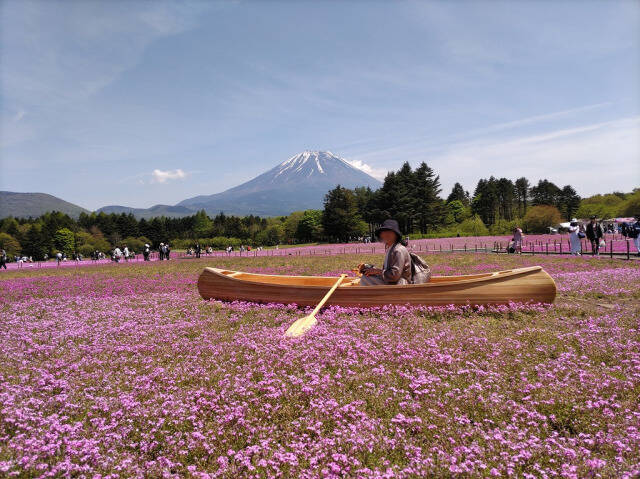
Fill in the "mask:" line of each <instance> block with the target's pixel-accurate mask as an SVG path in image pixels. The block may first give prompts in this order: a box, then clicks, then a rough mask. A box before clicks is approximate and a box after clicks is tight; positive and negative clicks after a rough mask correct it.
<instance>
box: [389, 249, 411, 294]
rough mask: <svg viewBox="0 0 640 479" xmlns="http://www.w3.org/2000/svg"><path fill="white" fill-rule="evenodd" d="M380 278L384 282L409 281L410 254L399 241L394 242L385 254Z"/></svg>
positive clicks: (399, 282)
mask: <svg viewBox="0 0 640 479" xmlns="http://www.w3.org/2000/svg"><path fill="white" fill-rule="evenodd" d="M382 279H383V280H384V282H385V283H386V284H409V283H411V256H409V251H408V250H407V248H405V247H404V246H402V245H401V244H400V243H396V244H394V245H393V246H392V247H391V249H390V250H389V251H387V254H386V255H385V261H384V265H383V266H382Z"/></svg>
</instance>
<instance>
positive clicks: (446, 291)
mask: <svg viewBox="0 0 640 479" xmlns="http://www.w3.org/2000/svg"><path fill="white" fill-rule="evenodd" d="M336 280H337V278H333V277H324V276H280V275H270V274H254V273H243V272H241V271H230V270H226V269H218V268H205V270H204V271H203V272H202V274H201V275H200V278H199V279H198V291H199V292H200V295H201V296H202V297H203V298H204V299H210V298H213V299H219V300H223V301H235V300H239V301H250V302H257V303H284V304H288V303H295V304H298V305H300V306H315V305H316V304H317V303H318V301H320V300H321V299H322V297H323V296H324V295H325V294H326V292H327V291H328V290H329V288H331V286H332V285H333V284H334V283H335V282H336ZM359 281H360V279H359V278H346V279H345V280H344V282H343V283H342V284H341V285H340V286H339V287H338V289H336V291H335V292H334V293H333V296H331V299H330V300H329V301H328V302H327V304H328V305H331V304H334V305H340V306H361V307H372V306H383V305H387V304H410V305H428V306H437V305H440V306H442V305H449V304H454V305H465V304H469V305H489V304H506V303H509V302H511V301H513V302H536V303H553V301H554V299H555V297H556V284H555V282H554V281H553V278H551V276H549V275H548V274H547V272H546V271H544V270H543V269H542V268H541V267H540V266H531V267H528V268H519V269H511V270H508V271H498V272H495V273H482V274H471V275H463V276H433V277H432V278H431V281H430V282H429V283H426V284H408V285H382V286H360V285H359Z"/></svg>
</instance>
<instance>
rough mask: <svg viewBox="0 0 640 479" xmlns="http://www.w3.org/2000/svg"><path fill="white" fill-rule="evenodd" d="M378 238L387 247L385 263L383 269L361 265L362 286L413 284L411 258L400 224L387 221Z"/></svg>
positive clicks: (359, 267)
mask: <svg viewBox="0 0 640 479" xmlns="http://www.w3.org/2000/svg"><path fill="white" fill-rule="evenodd" d="M376 236H377V237H378V238H379V239H380V242H382V243H384V245H385V249H386V253H385V255H384V263H383V265H382V269H379V268H374V267H373V266H371V265H365V264H361V265H359V266H358V269H359V270H360V272H361V273H362V278H360V286H376V285H380V284H409V283H411V256H410V255H409V251H408V250H407V248H406V246H407V243H406V241H404V240H403V239H402V233H400V227H399V226H398V222H397V221H396V220H391V219H389V220H386V221H385V222H384V223H382V226H381V227H380V228H378V229H377V230H376Z"/></svg>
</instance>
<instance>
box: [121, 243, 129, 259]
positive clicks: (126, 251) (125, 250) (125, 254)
mask: <svg viewBox="0 0 640 479" xmlns="http://www.w3.org/2000/svg"><path fill="white" fill-rule="evenodd" d="M122 254H123V255H124V260H125V261H126V262H127V263H128V262H129V248H128V247H127V245H124V249H123V251H122Z"/></svg>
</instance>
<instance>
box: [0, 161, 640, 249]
mask: <svg viewBox="0 0 640 479" xmlns="http://www.w3.org/2000/svg"><path fill="white" fill-rule="evenodd" d="M639 213H640V188H636V189H635V190H634V191H633V192H630V193H621V192H615V193H610V194H604V195H595V196H591V197H589V198H580V196H578V194H577V193H576V190H575V189H574V188H573V187H572V186H571V185H565V186H562V187H560V186H557V185H555V184H554V183H552V182H550V181H548V180H541V181H539V182H538V183H537V184H535V185H532V184H530V182H529V181H528V180H527V179H526V178H518V179H516V180H510V179H507V178H494V177H490V178H488V179H485V178H483V179H480V180H479V181H478V183H477V185H476V188H475V190H474V191H473V193H472V194H471V193H469V191H466V190H465V189H464V188H463V187H462V185H460V184H459V183H456V184H455V185H454V187H453V188H452V190H451V192H450V193H449V194H448V195H447V196H446V197H444V196H443V195H442V190H441V186H440V178H439V177H438V175H436V174H435V173H434V171H433V170H432V169H431V168H430V167H429V166H427V164H426V163H422V164H420V165H419V166H418V167H417V168H416V169H412V168H411V166H410V165H409V164H408V163H405V164H404V165H403V166H402V167H401V168H400V169H399V170H398V171H395V172H390V173H388V174H387V176H386V178H385V180H384V183H383V185H382V187H381V188H379V189H378V190H375V191H373V190H371V189H369V188H355V189H347V188H343V187H341V186H337V187H336V188H334V189H332V190H331V191H329V192H327V195H326V196H325V200H324V208H323V209H322V210H307V211H297V212H294V213H291V214H290V215H288V216H280V217H272V218H260V217H257V216H245V217H238V216H228V215H225V214H224V212H220V213H219V214H217V215H216V216H214V217H210V216H208V215H207V214H206V213H205V212H204V211H199V212H198V213H196V214H194V215H193V216H188V217H183V218H167V217H158V218H153V219H150V220H145V219H139V220H138V219H136V218H135V217H134V216H133V215H131V214H124V213H123V214H105V213H90V214H87V213H81V214H80V216H79V217H78V219H74V218H71V217H70V216H68V215H65V214H62V213H59V212H51V213H46V214H44V215H42V216H40V217H38V218H12V217H8V218H4V219H3V220H2V221H1V222H0V248H2V249H5V250H6V251H7V254H8V255H10V256H12V255H17V254H20V255H23V256H30V257H32V258H33V259H35V260H38V259H42V258H44V257H45V255H47V256H49V257H51V256H52V255H54V254H55V253H56V252H58V251H60V252H63V253H65V254H66V255H68V256H69V257H71V256H72V255H74V254H76V253H80V254H82V255H83V256H89V255H90V254H91V253H92V252H93V251H96V250H97V251H101V252H104V253H108V252H109V251H111V250H112V249H113V248H114V247H116V246H122V245H124V244H126V245H127V246H128V247H129V249H130V250H132V251H136V252H140V251H141V250H142V247H143V245H144V244H145V243H149V244H150V245H152V247H154V248H157V246H158V245H159V244H160V243H161V242H165V243H166V242H169V243H170V244H171V246H172V248H174V249H184V248H188V247H191V246H193V245H194V244H195V243H196V242H199V243H200V244H201V245H202V246H211V247H213V248H214V249H224V248H226V247H227V246H234V247H238V246H240V245H243V244H244V245H251V246H267V247H268V246H274V245H278V244H300V243H312V242H338V241H350V240H356V239H359V238H362V237H366V236H369V235H371V233H372V231H373V230H374V229H375V227H376V226H377V225H378V224H380V223H382V221H384V220H385V219H386V218H389V217H392V218H395V219H397V220H398V222H399V223H400V226H401V228H402V230H403V231H404V232H405V233H407V234H409V235H410V237H411V238H414V239H416V238H423V237H447V236H456V235H460V236H482V235H490V234H491V235H501V234H509V233H511V231H513V228H514V227H515V226H520V227H521V228H523V230H524V231H525V232H528V233H545V232H547V231H548V229H547V228H548V227H549V226H555V225H557V224H559V223H561V222H563V221H566V220H568V219H570V218H572V217H574V216H575V217H578V218H588V217H590V216H592V215H596V216H597V217H598V218H603V219H605V218H613V217H620V216H633V215H637V214H639Z"/></svg>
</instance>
